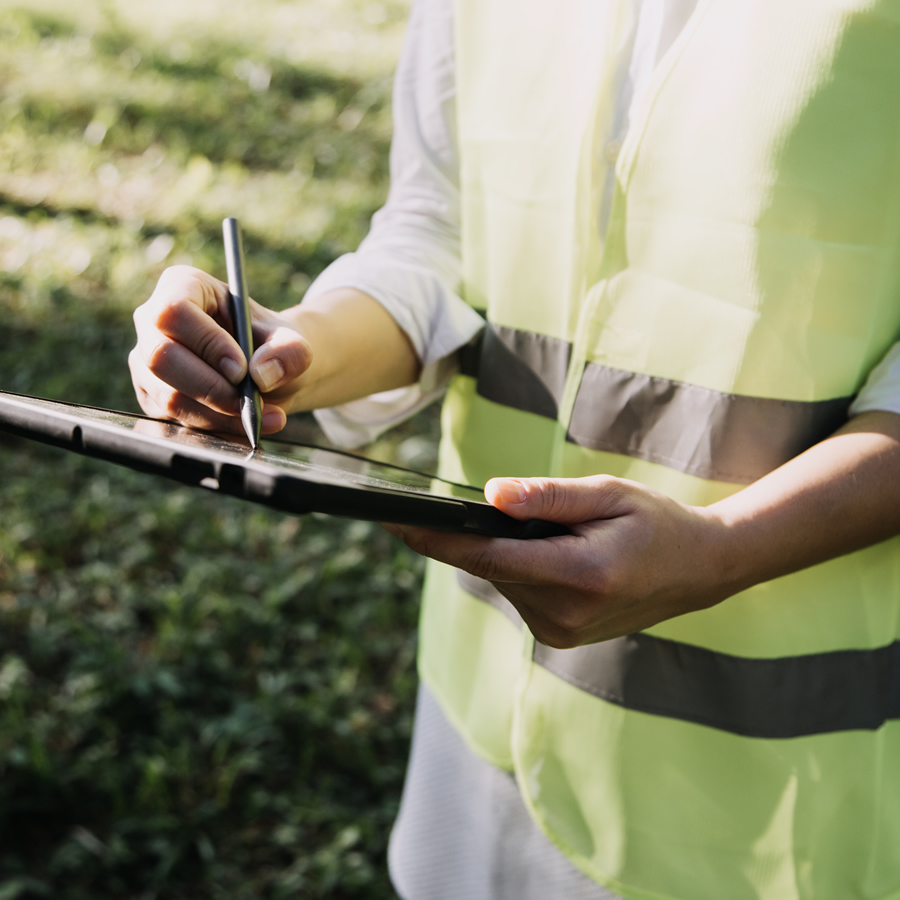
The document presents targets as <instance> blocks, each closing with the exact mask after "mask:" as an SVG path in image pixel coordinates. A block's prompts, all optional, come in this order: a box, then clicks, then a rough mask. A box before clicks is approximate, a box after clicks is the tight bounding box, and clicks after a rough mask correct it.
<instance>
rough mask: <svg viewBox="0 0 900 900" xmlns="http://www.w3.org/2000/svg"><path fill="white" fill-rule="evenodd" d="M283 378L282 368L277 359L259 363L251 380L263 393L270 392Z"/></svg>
mask: <svg viewBox="0 0 900 900" xmlns="http://www.w3.org/2000/svg"><path fill="white" fill-rule="evenodd" d="M282 378H284V366H283V365H282V364H281V363H280V362H279V361H278V360H277V359H267V360H266V361H265V362H261V363H260V364H259V365H258V366H257V367H256V371H255V372H254V373H253V380H254V381H255V382H256V383H257V384H258V385H259V387H260V389H261V390H263V391H271V390H272V388H273V387H275V386H276V385H277V384H278V382H279V381H281V379H282Z"/></svg>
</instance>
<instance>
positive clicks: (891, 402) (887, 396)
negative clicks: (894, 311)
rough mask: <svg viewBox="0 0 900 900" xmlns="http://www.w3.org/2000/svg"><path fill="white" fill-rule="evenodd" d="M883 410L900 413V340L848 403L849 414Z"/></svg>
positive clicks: (855, 414) (854, 414)
mask: <svg viewBox="0 0 900 900" xmlns="http://www.w3.org/2000/svg"><path fill="white" fill-rule="evenodd" d="M875 410H885V411H887V412H893V413H898V414H900V342H898V343H896V344H894V346H893V347H891V349H890V350H889V351H888V352H887V354H886V355H885V357H884V359H882V360H881V362H880V363H879V364H878V365H877V366H875V368H874V369H872V371H871V372H870V373H869V377H868V379H867V380H866V383H865V384H864V385H863V386H862V390H860V392H859V393H858V394H857V395H856V399H855V400H854V401H853V403H852V404H851V405H850V416H851V417H853V416H858V415H859V414H860V413H864V412H874V411H875Z"/></svg>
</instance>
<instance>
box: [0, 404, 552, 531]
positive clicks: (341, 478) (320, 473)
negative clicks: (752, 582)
mask: <svg viewBox="0 0 900 900" xmlns="http://www.w3.org/2000/svg"><path fill="white" fill-rule="evenodd" d="M0 431H5V432H7V433H10V434H14V435H19V436H22V437H27V438H31V439H34V440H37V441H41V442H43V443H46V444H52V445H54V446H56V447H62V448H64V449H66V450H72V451H74V452H77V453H82V454H84V455H86V456H91V457H96V458H97V459H103V460H107V461H109V462H113V463H118V464H120V465H124V466H127V467H128V468H131V469H137V470H138V471H141V472H150V473H154V474H157V475H163V476H165V477H166V478H170V479H174V480H175V481H179V482H181V483H183V484H189V485H196V486H199V487H203V488H207V489H209V490H216V491H219V492H221V493H224V494H228V495H230V496H233V497H240V498H241V499H244V500H250V501H253V502H255V503H262V504H264V505H266V506H271V507H273V508H275V509H279V510H282V511H284V512H288V513H307V512H322V513H329V514H331V515H336V516H347V517H350V518H354V519H367V520H370V521H376V522H394V523H397V524H402V525H420V526H425V527H429V528H439V529H442V530H446V531H461V532H469V533H473V534H483V535H490V536H494V537H509V538H520V539H521V538H540V537H552V536H556V535H562V534H568V533H569V531H568V529H567V528H565V526H562V525H557V524H555V523H551V522H543V521H540V520H536V519H535V520H531V521H529V522H520V521H518V520H516V519H513V518H512V517H510V516H507V515H506V514H505V513H502V512H500V510H498V509H495V508H494V507H493V506H491V505H490V504H488V503H485V502H484V500H483V499H480V498H481V497H482V496H483V495H482V493H481V491H479V490H477V489H476V488H473V487H468V486H466V485H457V484H453V483H452V482H446V481H440V480H438V479H434V478H432V477H431V476H428V475H423V474H421V473H418V472H412V471H410V470H408V469H402V468H400V467H397V466H388V465H385V464H383V463H378V462H375V461H373V460H367V459H365V458H364V457H359V456H355V455H353V454H349V453H343V452H340V451H336V450H330V449H325V448H321V447H315V446H312V445H308V444H283V443H279V442H278V441H277V440H275V441H273V440H270V439H264V441H263V444H262V449H261V450H258V451H256V452H253V451H251V450H250V447H249V444H248V443H247V442H246V441H245V440H244V441H242V440H239V439H236V438H228V437H222V436H219V435H214V434H209V433H207V432H203V431H196V430H194V429H191V428H186V427H184V426H181V425H176V424H174V423H172V422H164V421H160V420H158V419H151V418H147V417H145V416H137V415H133V414H131V413H121V412H115V411H113V410H104V409H97V408H96V407H88V406H78V405H75V404H70V403H62V402H59V401H54V400H44V399H42V398H39V397H27V396H24V395H20V394H12V393H8V392H5V391H0Z"/></svg>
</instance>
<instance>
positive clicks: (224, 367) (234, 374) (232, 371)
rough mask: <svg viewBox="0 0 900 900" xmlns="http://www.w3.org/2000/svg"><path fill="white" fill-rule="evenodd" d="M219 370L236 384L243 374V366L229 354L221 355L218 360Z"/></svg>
mask: <svg viewBox="0 0 900 900" xmlns="http://www.w3.org/2000/svg"><path fill="white" fill-rule="evenodd" d="M219 371H220V372H221V373H222V374H223V375H224V376H225V377H226V378H227V379H228V380H229V381H230V382H231V383H232V384H237V383H238V382H239V381H240V380H241V378H242V377H243V374H244V367H243V366H242V365H241V364H240V363H239V362H238V361H237V360H236V359H232V358H231V357H230V356H223V357H222V359H221V360H220V361H219Z"/></svg>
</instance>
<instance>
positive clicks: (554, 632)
mask: <svg viewBox="0 0 900 900" xmlns="http://www.w3.org/2000/svg"><path fill="white" fill-rule="evenodd" d="M529 627H530V628H531V633H532V634H533V635H534V637H535V640H537V641H540V643H542V644H544V645H545V646H547V647H552V648H553V649H554V650H571V649H572V648H573V647H577V646H578V642H577V641H576V640H575V638H574V637H573V636H572V635H571V634H570V633H569V632H567V631H565V630H562V629H560V628H558V627H556V626H554V625H553V624H552V623H551V624H547V623H542V624H541V625H536V626H535V625H531V626H529Z"/></svg>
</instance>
